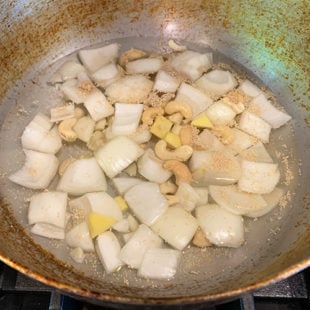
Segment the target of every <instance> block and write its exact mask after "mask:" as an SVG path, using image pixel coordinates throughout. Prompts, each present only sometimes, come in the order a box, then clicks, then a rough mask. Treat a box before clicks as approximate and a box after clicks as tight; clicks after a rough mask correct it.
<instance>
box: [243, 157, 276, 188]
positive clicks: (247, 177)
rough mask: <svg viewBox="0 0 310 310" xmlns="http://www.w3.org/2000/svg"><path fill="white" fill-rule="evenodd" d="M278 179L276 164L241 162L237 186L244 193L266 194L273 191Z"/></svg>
mask: <svg viewBox="0 0 310 310" xmlns="http://www.w3.org/2000/svg"><path fill="white" fill-rule="evenodd" d="M279 179H280V171H279V168H278V164H272V163H259V162H254V161H248V160H243V161H242V163H241V177H240V179H239V182H238V186H239V189H240V190H242V191H245V192H249V193H255V194H268V193H270V192H272V191H273V190H274V188H275V186H276V185H277V183H278V182H279Z"/></svg>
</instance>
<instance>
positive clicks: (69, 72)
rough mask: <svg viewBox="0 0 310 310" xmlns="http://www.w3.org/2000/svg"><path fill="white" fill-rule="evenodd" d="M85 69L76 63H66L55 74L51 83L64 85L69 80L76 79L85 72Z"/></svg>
mask: <svg viewBox="0 0 310 310" xmlns="http://www.w3.org/2000/svg"><path fill="white" fill-rule="evenodd" d="M84 71H85V68H84V67H83V66H82V65H81V64H79V63H78V62H75V61H71V60H69V61H66V62H65V63H64V64H63V65H61V67H60V68H59V69H58V70H57V71H56V72H55V73H54V74H53V76H52V77H51V79H50V82H51V83H53V84H55V83H62V82H64V81H66V80H69V79H74V78H76V77H77V76H78V75H79V73H81V72H84Z"/></svg>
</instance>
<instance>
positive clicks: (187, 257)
mask: <svg viewBox="0 0 310 310" xmlns="http://www.w3.org/2000/svg"><path fill="white" fill-rule="evenodd" d="M113 42H118V43H119V44H120V45H121V51H124V50H127V49H129V48H131V47H136V48H140V49H143V50H147V51H156V52H161V53H165V52H167V51H168V48H167V46H166V45H163V44H161V42H160V40H159V39H156V38H124V39H118V40H115V41H113ZM108 43H109V42H105V43H104V45H105V44H108ZM184 43H185V44H186V45H187V46H190V49H193V50H196V51H199V52H206V51H212V49H211V48H210V47H206V46H202V45H195V44H189V43H187V42H184ZM212 52H213V55H214V62H215V64H218V63H225V64H227V65H228V66H229V67H230V70H232V71H234V72H236V73H237V74H238V75H239V76H240V77H245V76H246V77H248V78H249V79H250V80H252V81H253V82H255V83H256V84H258V85H260V86H263V85H262V84H261V83H260V81H259V80H258V79H257V78H256V77H255V76H253V74H251V73H250V72H247V70H246V69H245V68H243V67H242V66H240V65H239V64H237V63H235V62H234V61H233V60H232V59H229V58H227V57H225V56H224V55H222V54H221V53H219V52H218V51H212ZM69 59H74V60H75V59H77V56H76V53H73V54H70V55H67V56H64V57H61V58H59V59H57V60H56V61H51V63H41V64H38V65H37V66H36V67H35V68H32V70H31V72H29V73H27V74H25V76H24V77H23V79H22V80H20V81H18V83H17V85H16V86H15V87H14V88H12V90H11V91H10V92H9V93H8V95H7V98H6V100H4V102H3V104H2V106H1V114H0V115H1V118H0V121H1V131H0V143H1V148H0V188H1V196H3V197H5V198H6V200H7V201H8V202H10V204H11V205H12V207H13V210H14V214H15V216H16V218H17V219H18V221H19V222H20V223H21V224H22V225H23V226H24V227H25V228H26V232H28V233H29V227H28V226H27V206H28V199H29V198H30V197H31V195H32V194H33V193H34V191H32V190H28V189H25V188H22V187H20V186H18V185H15V184H13V183H11V182H10V181H9V180H8V179H7V176H8V175H9V174H11V173H12V172H14V171H16V170H17V169H18V168H19V167H20V166H22V163H23V160H24V156H23V152H22V149H21V144H20V136H21V134H22V132H23V130H24V128H25V126H26V125H27V124H28V123H29V121H30V120H31V119H32V118H33V116H34V115H35V114H36V113H37V112H39V111H43V112H45V113H46V114H48V113H49V109H50V108H51V107H52V106H55V105H57V104H58V103H61V102H62V97H61V95H60V93H59V91H57V90H56V89H55V88H54V87H51V86H50V85H49V84H48V80H49V79H50V77H51V75H52V74H53V72H55V70H56V69H57V68H58V67H59V66H60V65H61V64H62V63H64V62H65V61H67V60H69ZM267 148H268V151H269V152H270V154H271V155H272V157H273V158H274V159H275V160H276V161H278V162H279V163H280V168H281V175H282V182H281V186H282V187H283V188H285V192H286V193H288V196H289V195H292V194H293V191H294V188H295V185H296V180H297V178H298V164H297V160H296V158H298V156H297V154H295V152H294V150H295V148H294V136H293V132H292V127H291V126H288V125H287V126H284V127H283V128H280V129H278V130H276V131H274V132H273V134H272V139H271V141H270V143H269V145H268V146H267ZM275 150H277V152H278V154H281V156H280V158H278V157H277V152H276V151H275ZM81 152H83V153H85V152H86V148H85V147H84V146H83V144H82V143H74V144H71V145H70V146H68V145H67V146H65V147H63V148H62V149H61V151H60V152H59V153H58V154H57V156H58V157H59V158H60V160H61V159H63V158H65V157H67V156H68V155H69V154H71V155H73V156H74V155H75V154H80V153H81ZM292 177H293V178H292ZM56 183H57V177H56V178H55V180H54V181H53V182H52V184H51V185H50V188H53V187H54V186H55V184H56ZM291 205H292V204H291V203H288V204H287V207H286V208H283V207H282V208H281V207H278V208H276V209H275V210H274V211H273V212H272V213H270V214H269V215H268V216H265V217H262V218H260V219H258V220H246V244H245V245H244V246H242V247H240V248H238V249H227V248H226V249H225V248H207V249H202V250H201V249H198V248H195V247H191V248H188V249H186V251H184V255H183V256H182V259H181V265H180V268H179V272H178V273H177V275H176V281H178V279H182V278H183V277H184V275H185V274H186V276H187V277H193V278H195V279H196V280H197V281H199V278H206V277H207V278H208V279H209V281H211V282H212V281H217V276H218V275H219V274H221V277H222V280H223V275H224V274H226V275H225V276H224V277H229V275H230V273H231V272H232V271H233V270H234V272H236V271H237V270H240V271H242V270H246V269H247V268H249V266H252V265H253V264H255V262H254V263H253V261H252V260H251V259H252V258H253V257H256V258H257V261H258V260H259V259H261V258H263V256H266V255H267V253H268V252H269V250H270V248H271V247H273V245H274V243H275V242H276V240H277V239H279V238H281V227H282V225H281V223H282V224H283V223H284V222H285V219H286V218H287V214H288V212H289V209H290V208H289V207H290V206H291ZM258 236H259V237H258ZM33 238H34V239H35V241H36V242H38V243H39V244H41V245H42V246H43V247H45V248H46V249H48V251H50V252H52V253H53V254H54V255H55V256H56V257H57V258H59V259H61V260H63V261H65V262H68V263H70V264H72V265H73V266H74V267H76V268H77V269H78V270H80V271H82V272H85V274H87V275H89V276H92V277H95V278H102V277H105V279H106V281H109V280H111V281H112V280H113V281H114V284H115V283H116V282H118V281H119V282H120V283H123V282H124V278H125V279H131V281H132V279H135V281H137V282H139V281H142V280H140V279H137V277H133V276H129V274H130V273H132V272H133V271H131V270H128V269H126V268H123V270H122V271H121V272H119V273H115V274H112V275H105V274H104V272H103V268H102V267H101V265H100V263H98V261H97V259H96V257H95V256H94V255H90V254H89V255H87V258H86V261H87V263H86V264H82V265H81V264H77V263H75V262H74V261H73V260H72V259H71V258H70V256H69V255H68V248H67V247H66V246H65V244H64V243H63V242H59V241H53V240H48V239H45V238H41V237H38V236H33ZM219 262H220V264H219ZM241 262H243V263H242V264H241ZM197 283H198V282H197Z"/></svg>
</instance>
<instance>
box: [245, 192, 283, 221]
mask: <svg viewBox="0 0 310 310" xmlns="http://www.w3.org/2000/svg"><path fill="white" fill-rule="evenodd" d="M283 195H284V191H283V189H281V188H279V187H276V188H275V189H274V190H273V191H272V192H271V193H269V194H264V195H262V196H263V198H264V200H265V201H266V207H265V208H264V209H261V210H257V211H255V210H253V211H250V212H248V213H247V214H246V216H249V217H260V216H263V215H265V214H267V213H269V212H270V211H271V210H272V209H273V208H275V207H276V206H277V205H278V203H279V202H280V199H281V197H282V196H283Z"/></svg>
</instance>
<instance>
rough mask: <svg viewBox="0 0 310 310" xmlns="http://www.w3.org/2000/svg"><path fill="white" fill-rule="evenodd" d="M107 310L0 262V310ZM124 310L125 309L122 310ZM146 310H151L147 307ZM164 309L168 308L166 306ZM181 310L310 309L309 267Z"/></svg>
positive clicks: (180, 309) (178, 307) (179, 308)
mask: <svg viewBox="0 0 310 310" xmlns="http://www.w3.org/2000/svg"><path fill="white" fill-rule="evenodd" d="M43 309H44V310H45V309H46V310H108V309H117V307H116V308H115V307H113V308H109V307H99V306H94V305H91V304H88V303H85V302H82V301H78V300H75V299H73V298H71V297H68V296H65V295H62V294H61V293H60V292H58V291H57V290H55V289H53V288H51V287H49V286H46V285H44V284H41V283H39V282H37V281H35V280H33V279H30V278H28V277H27V276H25V275H23V274H21V273H19V272H17V271H15V270H13V269H11V268H10V267H8V266H6V265H5V264H3V263H0V310H43ZM123 309H124V308H123ZM146 309H153V308H152V307H147V308H146ZM165 309H167V307H165ZM168 309H169V308H168ZM173 309H178V310H184V309H186V310H187V309H190V310H237V309H240V310H303V309H310V268H308V269H306V270H304V271H302V272H300V273H298V274H296V275H294V276H292V277H290V278H288V279H285V280H283V281H280V282H278V283H275V284H273V285H270V286H268V287H266V288H263V289H260V290H259V291H256V292H254V293H253V294H245V295H243V296H242V297H241V298H239V299H237V300H235V301H232V302H229V303H225V304H222V305H218V306H213V307H207V306H206V305H203V304H197V305H191V306H189V305H179V306H175V307H173Z"/></svg>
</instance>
